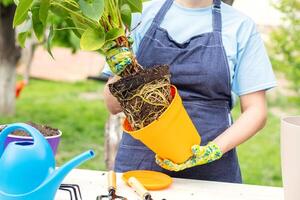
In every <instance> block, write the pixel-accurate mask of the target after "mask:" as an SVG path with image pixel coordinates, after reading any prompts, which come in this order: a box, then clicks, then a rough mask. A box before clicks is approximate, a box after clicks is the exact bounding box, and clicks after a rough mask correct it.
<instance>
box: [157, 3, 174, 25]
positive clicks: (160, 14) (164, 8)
mask: <svg viewBox="0 0 300 200" xmlns="http://www.w3.org/2000/svg"><path fill="white" fill-rule="evenodd" d="M173 1H174V0H166V1H165V3H164V4H163V6H162V7H161V8H160V10H159V11H158V13H157V14H156V16H155V17H154V19H153V22H154V23H155V24H157V25H160V24H161V22H162V21H163V19H164V17H165V15H166V13H167V12H168V10H169V9H170V7H171V6H172V4H173Z"/></svg>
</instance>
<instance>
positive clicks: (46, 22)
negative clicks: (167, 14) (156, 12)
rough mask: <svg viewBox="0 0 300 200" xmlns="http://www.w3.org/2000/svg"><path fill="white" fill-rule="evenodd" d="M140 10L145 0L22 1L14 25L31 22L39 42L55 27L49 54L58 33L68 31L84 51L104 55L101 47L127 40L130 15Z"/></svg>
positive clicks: (70, 44) (49, 41)
mask: <svg viewBox="0 0 300 200" xmlns="http://www.w3.org/2000/svg"><path fill="white" fill-rule="evenodd" d="M1 1H3V0H1ZM141 11H142V0H35V1H33V0H20V2H19V4H18V5H17V11H16V14H15V18H14V26H17V25H21V24H22V23H24V22H25V21H26V20H31V21H32V27H33V32H34V34H35V35H36V37H37V38H38V39H39V41H43V38H44V35H45V31H46V30H47V29H48V27H53V28H52V29H51V31H50V32H51V34H49V36H48V39H47V41H48V42H47V48H48V50H49V52H51V50H50V48H51V46H53V43H55V37H54V35H56V33H57V32H58V31H67V32H69V37H70V36H71V35H73V36H74V35H76V36H77V37H79V38H80V47H81V48H82V49H84V50H91V51H98V52H100V51H101V52H103V51H102V49H101V48H102V47H103V45H104V44H105V43H106V42H108V41H111V40H117V39H119V38H121V37H124V38H126V36H127V34H129V33H128V30H129V27H130V24H131V14H132V13H133V12H141ZM55 18H58V20H57V19H55ZM30 31H31V30H30ZM30 31H28V32H30ZM70 32H73V33H72V34H70ZM24 36H25V33H22V35H21V36H20V39H21V40H20V42H22V43H24V38H25V39H26V37H24ZM50 36H51V37H50ZM49 37H50V38H49ZM59 38H61V37H59ZM70 41H72V42H73V43H69V46H72V48H73V49H74V48H77V47H78V46H79V44H78V41H79V40H68V42H70ZM75 43H76V44H75Z"/></svg>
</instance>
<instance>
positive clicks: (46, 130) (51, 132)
mask: <svg viewBox="0 0 300 200" xmlns="http://www.w3.org/2000/svg"><path fill="white" fill-rule="evenodd" d="M26 124H28V125H30V126H33V127H34V128H36V129H37V130H39V131H40V132H41V133H42V134H43V135H44V136H45V137H49V136H56V135H59V130H58V129H56V128H52V127H50V126H47V125H41V124H36V123H33V122H26ZM0 132H1V130H0ZM12 135H17V136H29V135H28V134H27V133H26V132H25V131H19V130H18V131H14V132H13V133H12Z"/></svg>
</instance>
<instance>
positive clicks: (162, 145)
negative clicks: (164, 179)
mask: <svg viewBox="0 0 300 200" xmlns="http://www.w3.org/2000/svg"><path fill="white" fill-rule="evenodd" d="M171 92H172V94H173V97H174V98H173V100H172V102H171V104H170V106H169V107H168V108H167V109H166V110H165V112H164V113H163V114H162V115H161V116H160V117H159V118H158V119H157V120H155V121H154V122H152V123H151V124H149V125H148V126H146V127H144V128H142V129H139V130H137V131H132V129H131V126H130V124H129V122H128V120H127V119H125V121H124V123H123V129H124V131H125V132H127V133H128V134H130V135H131V136H132V137H134V138H135V139H138V140H140V141H141V142H143V143H144V144H145V145H146V146H147V147H148V148H149V149H151V150H152V151H153V152H154V153H156V154H157V155H159V156H160V157H161V158H166V159H169V160H171V161H173V162H175V163H183V162H184V161H186V160H187V159H189V158H190V157H191V156H192V151H191V147H192V146H193V145H195V144H200V142H201V138H200V135H199V134H198V132H197V130H196V128H195V126H194V124H193V122H192V121H191V119H190V117H189V115H188V114H187V112H186V110H185V108H184V106H183V104H182V100H181V98H180V96H179V94H178V92H177V89H176V87H175V86H172V87H171Z"/></svg>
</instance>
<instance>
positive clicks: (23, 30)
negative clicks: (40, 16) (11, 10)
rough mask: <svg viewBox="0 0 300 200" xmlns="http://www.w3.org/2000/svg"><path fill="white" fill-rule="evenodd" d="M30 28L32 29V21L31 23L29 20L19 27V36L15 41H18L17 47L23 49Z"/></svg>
mask: <svg viewBox="0 0 300 200" xmlns="http://www.w3.org/2000/svg"><path fill="white" fill-rule="evenodd" d="M31 27H32V21H31V19H28V20H26V21H25V22H24V23H23V24H21V25H20V27H19V34H18V37H17V41H18V43H19V45H20V46H21V47H22V48H24V47H25V41H26V38H27V36H28V35H29V33H30V29H31Z"/></svg>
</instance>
